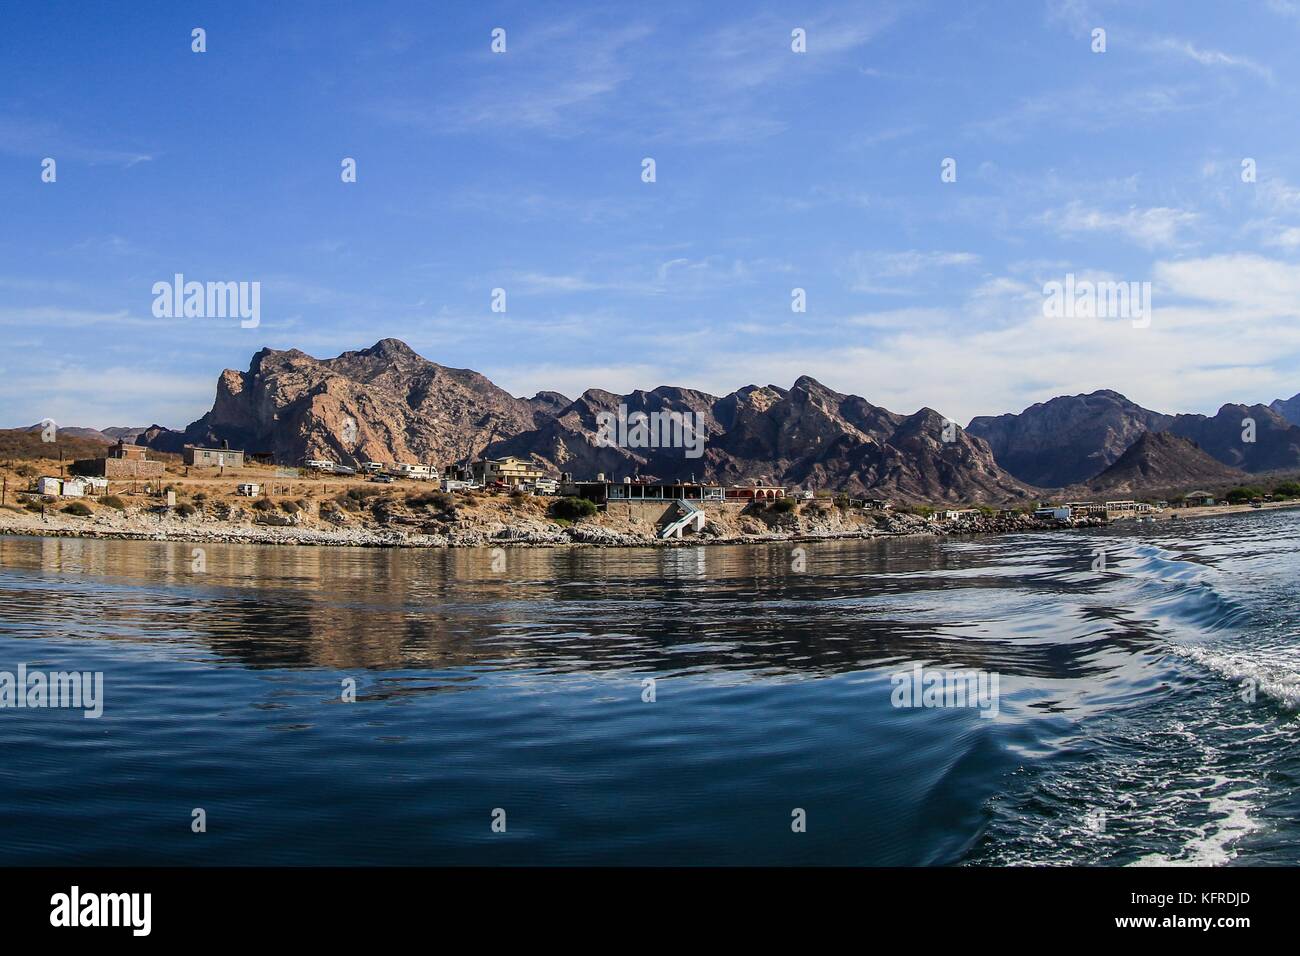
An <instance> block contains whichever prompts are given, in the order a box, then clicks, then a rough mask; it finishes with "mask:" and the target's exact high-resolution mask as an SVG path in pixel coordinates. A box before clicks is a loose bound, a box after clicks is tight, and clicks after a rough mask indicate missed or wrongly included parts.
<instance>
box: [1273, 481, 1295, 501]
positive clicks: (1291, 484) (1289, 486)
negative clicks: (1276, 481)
mask: <svg viewBox="0 0 1300 956" xmlns="http://www.w3.org/2000/svg"><path fill="white" fill-rule="evenodd" d="M1273 494H1275V495H1280V496H1281V497H1283V498H1297V497H1300V482H1295V481H1284V482H1282V483H1281V484H1280V485H1278V486H1277V487H1276V488H1274V489H1273Z"/></svg>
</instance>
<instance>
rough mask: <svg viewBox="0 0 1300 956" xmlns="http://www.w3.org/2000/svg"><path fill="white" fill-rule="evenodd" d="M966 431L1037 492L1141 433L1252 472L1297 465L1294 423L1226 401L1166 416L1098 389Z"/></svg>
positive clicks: (1078, 478) (1073, 479)
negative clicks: (1177, 441) (1180, 442)
mask: <svg viewBox="0 0 1300 956" xmlns="http://www.w3.org/2000/svg"><path fill="white" fill-rule="evenodd" d="M1274 404H1275V405H1276V404H1277V403H1274ZM1247 420H1250V421H1253V422H1254V441H1246V440H1244V438H1243V436H1244V435H1245V434H1246V422H1247ZM968 429H969V431H970V432H971V433H972V434H974V435H978V436H980V437H981V438H983V439H985V440H986V441H987V442H988V443H989V447H990V448H992V449H993V457H994V458H995V459H997V462H998V464H999V465H1001V466H1002V467H1003V468H1005V469H1006V470H1007V471H1009V472H1011V474H1013V475H1014V476H1016V477H1017V478H1019V479H1020V480H1021V481H1024V482H1028V483H1030V484H1035V485H1039V486H1041V487H1061V486H1064V485H1073V484H1080V483H1084V482H1087V481H1088V480H1089V479H1091V478H1093V477H1094V476H1098V475H1100V474H1101V472H1102V471H1104V470H1105V469H1106V468H1109V467H1110V466H1111V465H1112V464H1114V463H1115V462H1116V461H1117V460H1118V459H1119V457H1120V455H1122V454H1123V452H1124V451H1125V449H1127V448H1128V447H1129V446H1130V445H1132V443H1133V442H1134V441H1136V440H1137V438H1138V436H1140V435H1141V434H1143V433H1144V432H1164V431H1168V432H1172V433H1173V434H1175V435H1180V436H1182V437H1183V438H1187V439H1190V440H1191V441H1193V442H1195V443H1196V444H1197V445H1199V446H1200V448H1201V450H1202V451H1204V452H1205V453H1206V454H1208V455H1209V456H1210V457H1212V458H1214V459H1216V460H1217V461H1219V462H1221V463H1222V464H1225V465H1228V466H1230V467H1232V468H1240V469H1242V470H1243V471H1247V472H1251V473H1260V472H1268V471H1294V470H1295V469H1297V468H1300V426H1296V425H1293V424H1291V423H1290V422H1289V421H1287V420H1286V419H1285V418H1284V417H1283V416H1282V415H1280V414H1279V413H1278V412H1277V411H1275V410H1274V409H1273V408H1270V407H1269V406H1267V405H1234V404H1228V405H1224V406H1223V407H1222V408H1220V409H1219V410H1218V412H1216V413H1215V414H1214V415H1165V414H1162V413H1160V412H1153V411H1151V410H1150V409H1147V408H1143V407H1142V406H1140V405H1138V404H1136V403H1134V402H1132V401H1129V399H1127V398H1125V397H1124V396H1123V395H1121V394H1119V393H1118V392H1112V391H1109V390H1103V391H1098V392H1093V393H1091V394H1088V395H1063V396H1060V397H1058V398H1054V399H1052V400H1051V401H1048V402H1042V403H1040V404H1037V405H1031V406H1030V407H1029V408H1026V409H1025V410H1024V411H1023V412H1021V413H1019V414H1018V415H1017V414H1006V415H998V416H995V417H992V416H983V417H980V418H976V419H973V420H972V421H971V423H970V425H969V426H968Z"/></svg>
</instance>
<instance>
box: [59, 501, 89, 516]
mask: <svg viewBox="0 0 1300 956" xmlns="http://www.w3.org/2000/svg"><path fill="white" fill-rule="evenodd" d="M63 513H64V514H65V515H72V516H74V517H77V518H89V517H90V516H91V515H93V514H94V513H95V512H93V511H91V510H90V506H89V505H87V504H86V503H85V502H84V501H74V502H73V503H72V504H70V505H66V506H64V508H63Z"/></svg>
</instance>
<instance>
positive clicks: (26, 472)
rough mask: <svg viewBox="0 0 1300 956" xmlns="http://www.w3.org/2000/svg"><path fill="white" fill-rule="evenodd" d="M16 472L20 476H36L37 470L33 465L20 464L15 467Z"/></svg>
mask: <svg viewBox="0 0 1300 956" xmlns="http://www.w3.org/2000/svg"><path fill="white" fill-rule="evenodd" d="M14 473H15V474H17V475H18V476H19V477H20V478H35V477H36V475H37V471H36V469H35V468H33V467H32V466H31V465H19V466H18V467H17V468H15V469H14Z"/></svg>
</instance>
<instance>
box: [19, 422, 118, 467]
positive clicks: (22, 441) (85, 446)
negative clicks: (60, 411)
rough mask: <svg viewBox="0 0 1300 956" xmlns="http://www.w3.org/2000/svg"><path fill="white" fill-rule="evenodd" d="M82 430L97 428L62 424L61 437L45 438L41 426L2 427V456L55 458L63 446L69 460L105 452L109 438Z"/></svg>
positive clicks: (91, 456)
mask: <svg viewBox="0 0 1300 956" xmlns="http://www.w3.org/2000/svg"><path fill="white" fill-rule="evenodd" d="M79 431H89V432H94V434H96V435H98V434H99V433H98V432H95V431H94V429H75V428H66V429H65V428H61V429H59V431H58V441H55V442H43V441H41V432H40V429H39V428H37V429H36V430H35V431H33V430H32V429H30V428H3V429H0V459H5V460H10V461H30V460H32V459H35V458H52V459H55V460H57V459H58V457H59V452H60V450H61V451H62V452H63V457H64V459H66V460H67V461H72V460H73V459H75V458H94V457H97V456H99V455H102V454H104V451H105V449H106V448H107V445H108V439H107V438H104V437H103V436H101V437H99V438H86V437H84V436H81V435H77V434H75V432H79Z"/></svg>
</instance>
